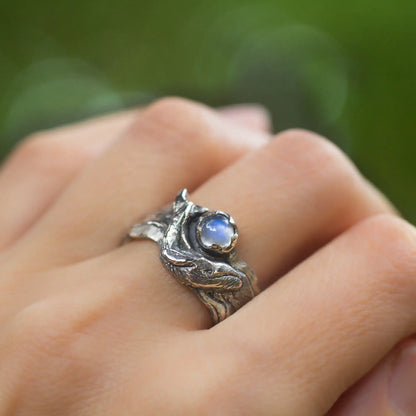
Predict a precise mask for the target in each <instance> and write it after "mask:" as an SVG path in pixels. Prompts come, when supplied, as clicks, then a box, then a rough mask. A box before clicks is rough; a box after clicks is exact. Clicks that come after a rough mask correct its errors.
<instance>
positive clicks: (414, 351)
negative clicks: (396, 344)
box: [390, 342, 416, 416]
mask: <svg viewBox="0 0 416 416" xmlns="http://www.w3.org/2000/svg"><path fill="white" fill-rule="evenodd" d="M390 400H391V403H392V406H393V408H394V409H395V410H397V412H398V414H399V415H402V416H416V342H411V343H409V345H407V346H405V347H404V348H403V349H402V350H401V352H400V353H399V356H398V358H397V361H396V362H395V364H394V368H393V373H392V376H391V379H390Z"/></svg>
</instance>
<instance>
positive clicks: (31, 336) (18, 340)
mask: <svg viewBox="0 0 416 416" xmlns="http://www.w3.org/2000/svg"><path fill="white" fill-rule="evenodd" d="M58 312H59V310H57V308H56V307H55V305H53V304H50V303H49V302H48V301H39V302H37V303H34V304H31V305H29V306H27V307H25V308H24V309H22V310H21V311H20V312H19V313H18V314H17V315H16V316H15V318H14V319H13V321H12V323H11V327H10V333H9V337H8V339H9V340H10V341H11V344H12V345H19V346H22V347H24V348H25V349H26V348H29V349H30V350H31V351H34V350H36V351H41V352H47V351H49V350H51V349H52V348H53V346H54V345H56V343H57V342H58V340H60V339H62V337H63V335H64V334H65V333H66V332H67V329H68V325H67V324H63V322H67V321H65V320H62V319H60V318H61V316H59V315H62V314H59V313H58Z"/></svg>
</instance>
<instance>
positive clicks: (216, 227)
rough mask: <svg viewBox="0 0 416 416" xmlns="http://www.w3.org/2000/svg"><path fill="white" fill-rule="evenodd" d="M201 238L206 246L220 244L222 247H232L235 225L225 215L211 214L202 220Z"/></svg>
mask: <svg viewBox="0 0 416 416" xmlns="http://www.w3.org/2000/svg"><path fill="white" fill-rule="evenodd" d="M200 230H201V231H200V235H199V239H200V241H201V243H202V244H203V245H204V246H205V247H208V248H210V247H212V246H213V245H218V246H220V247H221V248H222V249H227V248H228V247H230V245H231V243H232V240H233V236H234V232H235V230H234V226H233V225H232V224H231V223H230V222H229V221H228V219H227V218H226V217H225V216H224V215H220V214H216V215H210V216H208V217H206V218H204V219H203V220H202V223H201V228H200Z"/></svg>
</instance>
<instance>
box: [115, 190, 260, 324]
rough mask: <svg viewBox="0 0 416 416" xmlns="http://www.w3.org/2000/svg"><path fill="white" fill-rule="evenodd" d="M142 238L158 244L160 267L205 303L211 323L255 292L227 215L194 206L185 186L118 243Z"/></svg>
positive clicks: (256, 290) (233, 223) (237, 306)
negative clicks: (239, 255)
mask: <svg viewBox="0 0 416 416" xmlns="http://www.w3.org/2000/svg"><path fill="white" fill-rule="evenodd" d="M142 238H148V239H150V240H153V241H155V242H156V243H157V244H158V245H159V249H160V259H161V261H162V263H163V265H164V266H165V267H166V269H167V270H168V271H169V272H170V274H172V275H173V276H174V277H175V278H176V280H177V281H178V282H180V283H181V284H183V285H185V286H187V287H188V288H190V289H191V290H192V291H193V292H194V293H195V294H196V295H197V296H198V298H199V299H200V300H201V301H202V302H203V303H204V304H205V306H206V307H207V308H208V311H209V313H210V315H211V317H212V320H213V322H214V324H216V323H218V322H220V321H222V320H223V319H225V318H227V317H228V316H230V315H231V314H232V313H234V312H235V311H236V310H237V309H239V308H241V307H242V306H243V305H244V304H246V303H247V302H248V301H249V300H251V299H252V298H253V297H254V296H255V295H256V294H257V293H258V292H259V289H258V286H257V278H256V276H255V274H254V272H253V270H252V269H250V268H249V267H248V266H247V264H246V263H244V262H243V261H242V260H241V259H240V258H239V257H238V255H237V252H236V249H235V245H236V243H237V238H238V230H237V226H236V224H235V222H234V220H233V219H232V217H231V216H230V215H228V214H227V213H225V212H222V211H210V210H209V209H208V208H205V207H202V206H199V205H195V204H194V203H192V202H191V201H189V199H188V192H187V190H186V189H183V190H181V191H180V192H179V193H178V195H177V196H176V198H175V201H174V202H173V203H172V204H170V205H168V206H166V207H165V208H162V209H161V210H160V211H158V212H156V213H155V214H152V215H150V216H149V217H147V218H146V219H145V221H144V222H141V223H139V224H135V225H134V226H133V227H132V228H131V230H130V232H129V233H128V234H127V236H126V238H125V239H124V240H123V243H124V242H126V241H129V240H135V239H142Z"/></svg>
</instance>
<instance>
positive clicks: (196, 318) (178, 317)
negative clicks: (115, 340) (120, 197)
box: [97, 131, 393, 328]
mask: <svg viewBox="0 0 416 416" xmlns="http://www.w3.org/2000/svg"><path fill="white" fill-rule="evenodd" d="M191 199H192V200H193V201H194V202H195V203H197V204H200V205H203V206H207V207H209V208H210V209H218V210H223V211H225V212H228V213H229V214H231V215H232V216H233V218H234V219H235V220H236V222H237V224H238V226H239V229H240V237H239V239H240V238H241V240H240V242H239V245H238V246H237V248H238V250H239V252H240V255H241V257H242V259H244V260H245V261H247V263H248V264H249V265H250V266H251V267H252V268H254V270H255V271H256V273H257V275H258V278H259V282H260V286H261V287H262V288H265V287H266V286H268V285H269V284H270V283H271V282H272V281H273V280H274V279H276V278H277V277H279V276H281V275H283V274H284V273H285V272H286V271H288V270H289V269H291V268H293V267H294V266H295V265H296V264H298V263H299V262H300V261H302V260H303V259H304V258H305V257H307V256H308V255H310V254H311V253H312V252H314V251H316V250H317V249H318V248H320V247H321V246H323V245H324V244H325V243H327V242H328V241H330V240H331V239H333V238H334V237H335V236H337V235H339V234H340V233H342V232H343V231H344V230H345V229H347V228H349V227H350V226H352V225H353V224H355V223H357V222H359V221H361V220H362V219H364V218H365V217H368V216H371V215H375V214H377V213H383V212H384V213H386V212H393V208H392V207H391V206H390V204H389V203H388V202H387V201H386V200H385V199H384V197H382V196H381V194H380V193H379V192H378V191H376V190H375V189H374V188H373V187H372V186H371V185H369V184H368V183H367V182H366V181H365V180H364V179H363V178H362V177H361V175H360V174H359V173H358V172H357V170H356V169H355V168H354V167H353V165H352V164H351V162H350V161H349V160H348V159H347V158H346V157H345V156H344V155H343V154H342V153H341V152H340V151H339V150H338V149H337V148H335V146H333V145H332V144H331V143H329V142H327V141H326V140H325V139H322V138H320V137H318V136H316V135H314V134H311V133H308V132H303V131H289V132H286V133H283V134H280V135H278V136H277V137H276V138H275V139H274V140H273V141H271V142H270V143H268V144H267V145H265V146H263V147H262V148H260V149H258V150H257V151H255V152H253V153H251V154H249V155H248V156H247V157H245V158H243V159H241V160H239V161H237V162H236V163H235V164H234V165H231V166H230V167H228V168H227V169H225V170H224V171H222V172H221V173H220V174H218V175H216V176H214V177H213V178H211V179H210V180H209V181H207V182H206V183H204V184H203V185H202V186H200V187H199V188H198V189H197V190H196V191H195V192H194V193H193V194H192V195H191ZM132 219H133V217H132ZM98 262H102V264H105V265H106V266H105V268H106V270H109V273H110V274H114V273H116V271H118V273H120V274H121V275H126V276H138V279H145V280H146V291H147V292H148V293H152V294H153V295H152V298H151V301H152V304H154V305H157V310H156V311H154V316H157V317H158V318H157V319H162V320H167V321H168V322H169V323H170V324H172V323H175V325H178V324H179V325H184V326H185V327H188V328H201V327H202V328H204V327H207V326H209V324H210V320H209V317H208V314H207V313H206V311H205V309H204V308H203V306H202V305H198V306H196V305H197V304H198V301H197V300H196V299H193V300H192V301H190V300H189V298H190V296H191V295H190V293H188V291H187V290H186V289H185V288H183V287H181V286H180V285H178V284H177V283H176V281H175V280H174V279H173V278H171V279H169V278H163V280H162V277H161V276H165V274H166V272H165V271H164V269H163V267H162V266H161V263H160V260H159V258H158V256H157V246H156V245H155V244H154V243H152V242H144V241H140V242H137V243H131V244H129V245H127V246H126V247H123V248H121V249H119V250H116V251H114V252H112V253H110V254H109V255H108V256H107V257H106V259H98ZM97 267H99V266H97ZM102 268H104V267H102ZM141 284H142V283H140V285H141ZM159 296H160V300H159V302H158V301H157V300H155V299H156V298H155V297H159ZM184 297H186V299H185V298H184ZM181 303H182V304H181ZM180 304H181V306H179V305H180ZM161 305H163V306H161ZM150 307H151V308H152V306H151V305H150Z"/></svg>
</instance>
